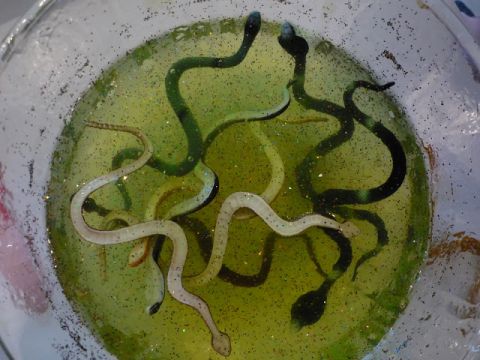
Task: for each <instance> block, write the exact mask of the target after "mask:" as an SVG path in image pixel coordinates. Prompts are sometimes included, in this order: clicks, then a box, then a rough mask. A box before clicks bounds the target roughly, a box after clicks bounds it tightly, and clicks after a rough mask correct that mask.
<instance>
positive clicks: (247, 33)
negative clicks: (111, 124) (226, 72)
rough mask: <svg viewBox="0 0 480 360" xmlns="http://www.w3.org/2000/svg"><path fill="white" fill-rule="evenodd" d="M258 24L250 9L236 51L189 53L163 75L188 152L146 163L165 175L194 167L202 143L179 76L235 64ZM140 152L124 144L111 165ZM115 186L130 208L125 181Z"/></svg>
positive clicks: (229, 66) (127, 207)
mask: <svg viewBox="0 0 480 360" xmlns="http://www.w3.org/2000/svg"><path fill="white" fill-rule="evenodd" d="M260 25H261V17H260V13H259V12H257V11H255V12H252V13H251V14H250V15H249V16H248V18H247V21H246V23H245V28H244V36H243V41H242V44H241V45H240V48H239V49H238V51H237V52H236V53H235V54H233V55H231V56H229V57H223V58H219V57H188V58H184V59H181V60H179V61H177V62H176V63H175V64H173V65H172V66H171V67H170V69H169V70H168V72H167V75H166V77H165V88H166V93H167V98H168V101H169V102H170V105H171V106H172V109H173V111H174V112H175V114H176V116H177V118H178V120H179V121H180V124H181V125H182V127H183V130H184V131H185V135H186V137H187V142H188V152H187V156H186V157H185V159H184V160H182V161H181V162H180V163H177V164H171V163H167V162H165V161H163V160H161V159H160V158H158V157H156V156H153V157H152V158H151V159H150V160H149V161H148V163H147V165H148V166H150V167H152V168H154V169H156V170H158V171H161V172H163V173H164V174H165V175H172V176H182V175H185V174H187V173H188V172H190V171H191V170H192V169H193V168H194V167H195V165H196V164H197V163H198V161H199V160H200V159H201V158H202V155H203V151H204V143H203V139H202V134H201V131H200V128H199V126H198V124H197V121H196V120H195V118H194V116H193V114H192V111H191V110H190V108H189V107H188V105H187V103H186V102H185V100H184V99H183V97H182V95H181V93H180V87H179V82H180V78H181V76H182V75H183V74H184V73H185V72H186V71H187V70H191V69H196V68H204V67H210V68H216V69H226V68H231V67H234V66H237V65H238V64H240V63H241V62H242V61H243V60H244V59H245V57H246V56H247V53H248V51H249V49H250V47H251V46H252V44H253V41H254V40H255V37H256V36H257V34H258V32H259V31H260ZM141 153H142V150H141V149H137V148H127V149H124V150H122V151H120V152H119V153H118V154H117V155H116V156H115V157H114V158H113V161H112V169H118V168H120V167H121V165H122V163H123V162H124V161H125V160H127V159H137V158H138V157H139V156H140V155H141ZM117 187H118V189H119V191H120V192H121V194H122V196H123V199H124V204H125V209H127V210H128V209H130V207H131V205H132V201H131V199H130V197H129V195H128V193H127V191H126V188H125V183H124V182H123V180H122V179H120V180H119V181H118V182H117Z"/></svg>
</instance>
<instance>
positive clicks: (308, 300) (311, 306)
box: [290, 279, 335, 330]
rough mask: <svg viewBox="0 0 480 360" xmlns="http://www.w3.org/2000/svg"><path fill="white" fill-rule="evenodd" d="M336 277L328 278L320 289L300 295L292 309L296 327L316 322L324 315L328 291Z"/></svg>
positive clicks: (293, 321) (292, 318)
mask: <svg viewBox="0 0 480 360" xmlns="http://www.w3.org/2000/svg"><path fill="white" fill-rule="evenodd" d="M334 282H335V280H334V279H326V280H325V281H324V282H323V284H322V286H320V288H319V289H317V290H314V291H309V292H307V293H306V294H303V295H302V296H300V297H299V298H298V299H297V301H295V304H293V305H292V309H291V310H290V316H291V322H292V325H294V327H295V328H296V329H298V330H299V329H301V328H302V327H304V326H307V325H313V324H315V323H316V322H317V321H318V320H320V318H321V317H322V315H323V313H324V311H325V307H326V306H327V296H328V291H329V290H330V288H331V287H332V285H333V283H334Z"/></svg>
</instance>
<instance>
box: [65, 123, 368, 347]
mask: <svg viewBox="0 0 480 360" xmlns="http://www.w3.org/2000/svg"><path fill="white" fill-rule="evenodd" d="M86 125H87V126H89V127H94V128H99V129H107V130H116V131H123V132H129V133H131V134H133V135H135V136H137V137H138V138H139V139H140V140H141V141H142V143H143V145H144V148H145V151H144V153H143V154H142V156H141V157H140V158H139V159H137V160H136V161H134V162H133V163H131V164H129V165H127V166H125V167H122V168H120V169H117V170H115V171H112V172H110V173H108V174H107V175H103V176H100V177H98V178H95V179H93V180H91V181H90V182H88V183H87V184H85V185H84V186H83V187H81V188H80V190H79V191H78V192H77V193H76V194H75V195H74V196H73V199H72V202H71V205H70V217H71V220H72V223H73V226H74V227H75V229H76V231H77V232H78V233H79V235H80V236H81V237H82V238H83V239H85V240H86V241H89V242H92V243H95V244H99V245H111V244H120V243H124V242H129V241H134V240H137V239H140V238H143V237H147V236H152V235H165V236H167V237H169V238H170V239H171V240H172V242H173V254H172V260H171V263H170V268H169V270H168V276H167V284H168V291H169V292H170V294H171V295H172V296H173V297H174V298H175V299H176V300H178V301H180V302H181V303H183V304H186V305H189V306H191V307H193V308H194V309H196V310H197V311H198V312H199V313H200V315H201V316H202V318H203V319H204V321H205V323H206V324H207V326H208V328H209V329H210V332H211V334H212V346H213V348H214V349H215V350H216V351H217V352H218V353H219V354H221V355H224V356H228V355H229V354H230V351H231V345H230V338H229V337H228V335H227V334H225V333H222V332H220V331H219V330H218V328H217V326H216V324H215V322H214V320H213V318H212V316H211V313H210V310H209V308H208V305H207V304H206V303H205V302H204V301H203V300H202V299H201V298H200V297H198V296H196V295H193V294H191V293H189V292H188V291H186V290H185V289H184V288H183V285H182V273H183V267H184V264H185V260H186V256H187V252H188V244H187V239H186V237H185V233H184V231H183V230H182V228H181V227H180V226H179V225H178V224H176V223H175V222H173V221H171V220H153V221H147V222H144V223H140V224H134V225H131V226H128V227H125V228H121V229H117V230H111V231H102V230H96V229H93V228H91V227H89V226H88V225H87V224H86V223H85V220H84V218H83V214H82V206H83V203H84V201H85V200H86V199H87V198H88V197H89V195H90V194H91V193H93V192H94V191H96V190H98V189H99V188H101V187H103V186H105V185H106V184H108V183H110V182H114V181H116V180H118V179H119V178H121V177H122V176H126V175H128V174H130V173H132V172H134V171H136V170H138V169H139V168H141V167H142V166H143V165H145V164H146V163H147V161H148V160H149V159H150V157H151V156H152V154H153V146H152V144H151V142H150V141H149V140H148V138H147V137H146V136H145V134H143V133H142V132H141V131H140V130H139V129H136V128H132V127H127V126H121V125H109V124H100V123H96V122H87V123H86ZM240 208H249V209H251V210H253V211H254V212H255V213H256V214H257V215H258V216H260V217H261V218H262V219H263V220H264V222H265V223H266V224H267V225H268V226H269V227H271V228H272V229H273V230H274V231H275V232H277V233H278V234H280V235H283V236H293V235H297V234H299V233H301V232H302V231H304V230H306V229H308V228H310V227H312V226H321V227H327V228H331V229H337V230H339V231H341V232H342V233H343V234H344V235H345V236H346V237H352V236H354V235H356V234H358V232H359V231H358V229H357V228H356V227H355V225H353V224H352V223H349V222H345V223H343V224H340V223H338V222H336V221H334V220H332V219H329V218H326V217H324V216H321V215H317V214H315V215H307V216H304V217H302V218H300V219H299V220H296V221H292V222H289V221H285V220H283V219H282V218H280V217H279V216H278V215H277V214H276V213H275V212H274V211H273V210H272V208H271V207H270V206H269V205H268V204H267V203H266V202H265V200H264V199H262V197H260V196H259V195H255V194H251V193H246V192H238V193H233V194H231V195H230V196H229V197H228V198H227V199H226V200H225V202H224V203H223V205H222V207H221V209H220V213H219V215H218V218H217V223H216V227H215V235H214V243H213V249H212V255H211V257H210V260H209V263H208V265H207V267H206V268H205V270H204V271H203V272H202V273H200V274H199V275H196V276H194V277H191V278H188V281H189V282H191V283H192V284H194V285H202V284H206V283H208V282H209V281H210V280H212V279H213V278H214V277H215V276H216V275H217V274H218V272H219V271H220V268H221V266H222V262H223V257H224V254H225V249H226V246H227V240H228V227H229V224H230V221H231V219H232V217H233V215H234V213H235V212H236V211H237V210H238V209H240Z"/></svg>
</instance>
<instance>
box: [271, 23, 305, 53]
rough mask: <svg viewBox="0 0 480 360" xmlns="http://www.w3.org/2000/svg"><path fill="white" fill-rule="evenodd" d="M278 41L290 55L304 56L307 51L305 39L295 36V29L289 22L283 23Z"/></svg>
mask: <svg viewBox="0 0 480 360" xmlns="http://www.w3.org/2000/svg"><path fill="white" fill-rule="evenodd" d="M278 42H279V43H280V45H281V46H282V47H283V49H284V50H285V51H286V52H288V53H289V54H290V55H292V56H305V55H307V53H308V43H307V41H306V40H305V39H304V38H302V37H300V36H297V34H296V33H295V29H294V28H293V26H292V24H290V23H289V22H285V23H283V25H282V30H281V33H280V36H279V37H278Z"/></svg>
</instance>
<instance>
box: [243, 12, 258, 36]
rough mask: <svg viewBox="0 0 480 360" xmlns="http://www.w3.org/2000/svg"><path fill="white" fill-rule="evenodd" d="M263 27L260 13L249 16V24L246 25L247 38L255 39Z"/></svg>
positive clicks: (252, 13)
mask: <svg viewBox="0 0 480 360" xmlns="http://www.w3.org/2000/svg"><path fill="white" fill-rule="evenodd" d="M261 25H262V17H261V15H260V13H259V12H258V11H253V12H251V13H250V15H248V18H247V22H246V23H245V37H252V38H254V37H255V36H257V34H258V32H259V31H260V26H261Z"/></svg>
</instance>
